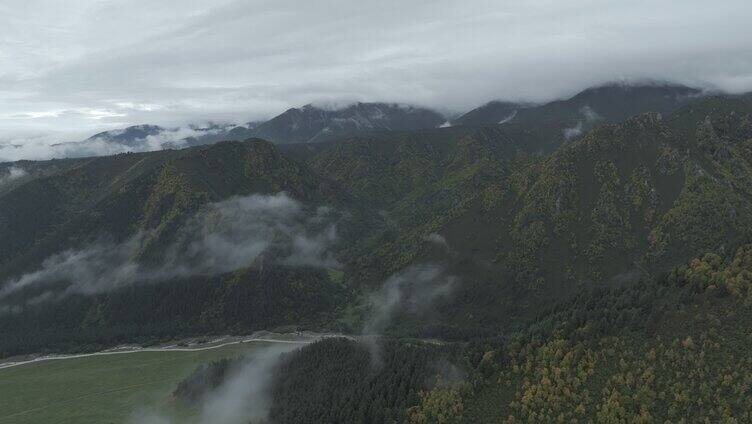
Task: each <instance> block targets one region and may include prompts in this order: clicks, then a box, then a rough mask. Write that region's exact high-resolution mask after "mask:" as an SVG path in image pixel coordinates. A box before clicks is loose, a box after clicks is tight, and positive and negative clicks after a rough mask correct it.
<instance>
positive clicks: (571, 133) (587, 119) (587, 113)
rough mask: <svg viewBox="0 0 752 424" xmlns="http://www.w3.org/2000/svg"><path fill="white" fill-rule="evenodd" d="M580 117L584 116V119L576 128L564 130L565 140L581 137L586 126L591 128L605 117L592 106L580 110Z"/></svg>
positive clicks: (578, 122)
mask: <svg viewBox="0 0 752 424" xmlns="http://www.w3.org/2000/svg"><path fill="white" fill-rule="evenodd" d="M580 115H581V116H582V119H580V120H578V121H577V123H576V124H575V125H574V126H572V127H569V128H564V130H563V132H564V139H565V140H570V139H572V138H575V137H578V136H580V135H581V134H582V132H583V130H584V129H585V126H589V125H591V124H593V123H594V122H597V121H600V120H601V119H603V117H602V116H600V115H599V114H598V112H596V111H595V110H594V109H593V108H591V107H590V106H583V107H582V108H581V109H580Z"/></svg>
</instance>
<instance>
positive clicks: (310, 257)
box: [0, 193, 339, 310]
mask: <svg viewBox="0 0 752 424" xmlns="http://www.w3.org/2000/svg"><path fill="white" fill-rule="evenodd" d="M330 213H331V211H330V210H329V209H327V208H323V207H321V208H318V209H317V210H315V211H313V212H309V211H307V210H306V209H305V208H304V206H303V205H302V204H301V203H300V202H298V201H296V200H294V199H291V198H290V197H288V196H287V195H285V194H283V193H281V194H277V195H273V196H265V195H251V196H246V197H235V198H231V199H228V200H225V201H222V202H218V203H214V204H210V205H208V206H207V207H206V208H205V209H204V210H203V211H202V212H200V213H199V214H197V215H196V216H194V217H193V218H192V219H191V220H190V221H189V222H188V223H187V224H186V225H185V226H184V227H183V228H182V230H181V232H180V233H179V234H178V236H177V238H176V240H173V241H172V242H171V243H170V244H169V246H167V247H166V249H165V255H164V257H163V258H162V260H161V261H160V263H158V264H156V265H148V266H146V265H142V264H141V263H139V262H138V261H136V256H137V255H138V253H139V251H140V250H141V248H142V246H143V244H144V243H145V242H146V240H148V238H149V234H147V233H143V232H142V233H139V234H137V235H135V236H133V237H131V238H130V239H128V240H127V241H125V242H123V243H107V242H101V243H95V244H92V245H90V246H87V247H85V248H83V249H76V250H68V251H65V252H62V253H59V254H56V255H53V256H51V257H49V258H48V259H47V260H45V261H44V263H43V264H42V266H41V268H40V269H39V270H37V271H35V272H31V273H28V274H25V275H22V276H20V277H18V278H15V279H12V280H10V281H6V282H5V284H4V285H3V286H2V288H1V289H0V302H2V303H5V305H3V304H2V303H0V310H3V309H6V310H8V309H9V310H13V309H14V308H15V309H19V308H20V307H21V305H18V304H15V303H9V302H7V300H8V297H9V296H11V295H13V294H14V293H17V292H19V291H20V290H22V289H25V288H29V287H35V286H41V285H45V284H56V283H60V282H62V283H65V284H69V285H68V286H67V287H66V288H65V289H64V290H61V289H60V288H55V287H52V288H50V289H49V290H48V291H45V292H43V293H42V294H41V295H37V296H36V297H34V298H32V299H30V300H28V299H27V300H26V301H25V304H27V305H28V304H37V303H39V302H42V301H46V300H49V299H56V298H60V297H64V296H67V295H70V294H74V293H80V294H95V293H101V292H106V291H110V290H114V289H116V288H118V287H122V286H125V285H129V284H133V283H137V282H139V283H140V282H154V281H161V280H168V279H171V278H176V277H186V276H193V275H213V274H218V273H224V272H230V271H234V270H237V269H240V268H243V267H246V266H249V265H251V264H252V263H253V262H254V261H255V260H257V259H258V258H260V257H262V256H264V255H268V256H269V257H270V259H269V260H273V261H275V262H277V263H282V264H286V265H291V266H315V267H338V266H339V264H338V263H337V261H336V260H335V259H334V257H333V256H332V253H331V247H332V244H333V243H334V242H335V241H336V239H337V233H336V227H335V224H334V223H328V222H331V220H330V219H329V216H330ZM3 301H6V302H3Z"/></svg>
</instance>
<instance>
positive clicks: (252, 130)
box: [73, 84, 703, 151]
mask: <svg viewBox="0 0 752 424" xmlns="http://www.w3.org/2000/svg"><path fill="white" fill-rule="evenodd" d="M702 94H703V93H702V91H700V90H698V89H694V88H690V87H686V86H680V85H670V84H650V85H627V84H609V85H604V86H600V87H594V88H589V89H586V90H584V91H582V92H580V93H578V94H576V95H575V96H573V97H571V98H569V99H566V100H559V101H553V102H549V103H543V104H532V103H516V102H508V101H493V102H490V103H488V104H486V105H483V106H481V107H478V108H476V109H473V110H471V111H469V112H467V113H465V114H463V115H461V116H460V117H458V118H456V119H454V120H447V118H445V117H443V116H442V115H441V114H440V113H438V112H435V111H432V110H430V109H426V108H421V107H414V106H407V105H398V104H389V103H354V104H351V105H348V106H345V107H340V108H337V107H319V106H316V105H312V104H308V105H305V106H303V107H301V108H292V109H289V110H287V111H285V112H283V113H282V114H280V115H278V116H275V117H274V118H272V119H270V120H268V121H261V122H248V123H245V124H240V125H232V124H227V125H218V124H210V125H204V126H189V127H187V128H184V129H183V128H164V127H160V126H156V125H135V126H131V127H127V128H123V129H119V130H110V131H104V132H101V133H98V134H95V135H93V136H91V137H89V138H88V139H86V140H84V141H82V142H78V143H73V144H76V145H79V146H81V147H85V146H87V145H90V144H92V143H105V144H106V145H111V146H119V147H120V149H121V150H123V151H127V150H133V151H145V150H155V149H159V148H184V147H190V146H197V145H202V144H211V143H215V142H217V141H221V140H245V139H247V138H254V137H255V138H262V139H265V140H269V141H272V142H274V143H277V144H290V143H316V142H322V141H327V140H334V139H337V138H343V137H347V136H357V135H367V134H370V133H374V132H380V131H411V130H419V129H431V128H437V127H442V126H444V127H446V126H450V125H455V126H471V127H477V126H496V125H502V124H511V125H523V126H526V127H530V126H533V125H532V124H535V125H534V127H535V128H536V130H537V131H539V132H540V131H545V134H546V135H545V136H546V137H549V138H550V137H557V136H560V135H561V136H563V137H565V138H571V137H574V136H576V135H579V134H581V133H582V132H584V131H587V130H588V129H591V128H593V127H594V126H596V125H600V124H604V123H612V122H619V121H622V120H624V119H626V118H627V117H629V116H633V115H636V114H639V113H641V112H644V111H655V112H659V113H670V112H672V111H673V110H675V109H676V108H677V107H679V106H680V105H682V104H683V103H685V102H686V101H688V100H689V99H691V98H693V97H697V96H701V95H702ZM615 105H617V106H615ZM84 151H86V150H84Z"/></svg>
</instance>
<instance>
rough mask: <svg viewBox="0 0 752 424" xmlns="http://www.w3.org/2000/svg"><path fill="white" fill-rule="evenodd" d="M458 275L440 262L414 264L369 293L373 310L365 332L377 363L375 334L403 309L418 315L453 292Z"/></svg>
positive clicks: (365, 325) (387, 325)
mask: <svg viewBox="0 0 752 424" xmlns="http://www.w3.org/2000/svg"><path fill="white" fill-rule="evenodd" d="M457 281H458V279H457V277H455V276H453V275H448V274H447V273H446V272H445V270H444V268H443V267H442V266H440V265H437V264H430V263H429V264H419V265H413V266H410V267H408V268H406V269H404V270H403V271H400V272H398V273H395V274H393V275H392V276H390V277H389V278H388V279H387V280H386V281H385V282H384V284H383V286H382V287H381V288H380V289H379V290H378V291H376V292H375V293H372V294H371V295H370V297H369V299H368V300H369V303H370V306H371V313H370V315H369V316H368V317H367V319H366V321H365V323H364V325H363V329H362V334H363V335H364V336H367V337H365V339H364V340H365V342H366V343H367V345H368V348H369V350H370V352H371V358H372V361H373V363H374V364H376V365H378V364H379V363H380V348H379V345H378V340H377V339H376V338H375V336H379V335H381V334H383V332H384V330H386V329H387V328H388V327H389V325H390V324H391V323H392V321H393V320H394V318H395V317H396V316H397V314H399V313H405V314H409V315H418V314H420V313H422V312H424V311H425V310H427V309H428V308H429V307H430V306H431V305H432V304H433V303H434V301H436V300H437V299H438V298H440V297H443V296H447V295H449V294H450V293H451V292H452V290H453V289H454V287H455V285H456V284H457Z"/></svg>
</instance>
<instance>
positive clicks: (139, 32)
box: [0, 0, 752, 143]
mask: <svg viewBox="0 0 752 424" xmlns="http://www.w3.org/2000/svg"><path fill="white" fill-rule="evenodd" d="M751 4H752V2H751V1H750V0H725V1H694V0H675V1H661V0H646V1H629V0H620V1H608V0H567V1H562V0H545V1H536V0H520V1H506V0H488V1H484V0H478V1H473V0H463V1H456V0H453V1H437V0H431V1H422V0H401V1H390V0H378V1H369V2H366V1H353V0H341V1H335V0H331V1H318V0H305V1H304V0H299V1H284V0H275V1H253V0H246V1H237V0H211V1H198V0H159V1H157V0H66V1H60V0H2V2H0V143H9V142H16V143H23V138H22V137H21V136H20V135H19V134H23V135H24V136H27V137H28V136H31V135H34V136H38V137H49V134H53V136H52V137H53V138H63V139H64V138H72V139H75V137H78V136H83V135H90V134H91V133H93V132H94V131H97V130H101V129H108V128H116V127H122V126H126V125H130V124H138V123H156V124H161V125H179V124H184V123H187V122H206V121H208V120H217V121H231V122H245V121H249V120H255V119H261V118H267V117H270V116H273V115H275V114H277V113H279V112H281V111H283V110H285V109H286V108H288V107H292V106H300V105H303V104H306V103H309V102H346V101H353V100H361V101H394V102H402V103H412V104H417V105H425V106H430V107H434V108H437V109H439V110H440V111H463V110H466V109H470V108H472V107H475V106H477V105H479V104H481V103H484V102H486V101H489V100H492V99H496V98H501V99H525V100H545V99H550V98H556V97H561V96H565V95H570V94H573V93H574V92H576V91H577V90H579V89H582V88H585V87H587V86H589V85H593V84H597V83H602V82H606V81H610V80H619V79H627V80H629V79H636V78H650V79H670V80H673V81H678V82H684V83H687V84H696V85H712V86H715V87H717V88H721V89H725V90H729V91H735V92H739V91H746V90H752V46H750V29H749V28H750V22H752V5H751ZM14 137H15V138H14ZM59 141H64V140H59Z"/></svg>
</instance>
